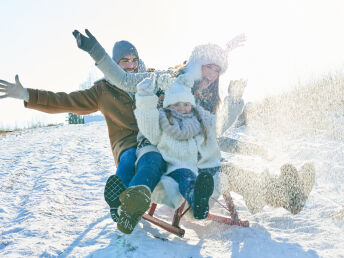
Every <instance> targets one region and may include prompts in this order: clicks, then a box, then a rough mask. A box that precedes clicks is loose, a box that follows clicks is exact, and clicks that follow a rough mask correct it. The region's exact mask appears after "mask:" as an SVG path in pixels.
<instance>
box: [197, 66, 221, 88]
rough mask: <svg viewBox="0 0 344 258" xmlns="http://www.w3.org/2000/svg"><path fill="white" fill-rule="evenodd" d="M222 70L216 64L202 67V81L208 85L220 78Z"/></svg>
mask: <svg viewBox="0 0 344 258" xmlns="http://www.w3.org/2000/svg"><path fill="white" fill-rule="evenodd" d="M220 71H221V68H220V67H219V66H218V65H216V64H207V65H202V81H203V82H206V83H207V84H208V85H210V84H212V83H213V82H214V81H215V80H216V79H217V78H219V75H220Z"/></svg>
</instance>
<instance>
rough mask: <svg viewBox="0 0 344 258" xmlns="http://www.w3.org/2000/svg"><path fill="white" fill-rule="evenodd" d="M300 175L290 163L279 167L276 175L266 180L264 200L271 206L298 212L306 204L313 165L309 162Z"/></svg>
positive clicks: (312, 175) (312, 177)
mask: <svg viewBox="0 0 344 258" xmlns="http://www.w3.org/2000/svg"><path fill="white" fill-rule="evenodd" d="M301 170H302V173H301V174H302V177H300V176H299V173H298V171H297V169H296V168H295V167H294V166H293V165H291V164H285V165H283V166H282V167H281V174H280V175H279V176H278V177H271V178H270V179H269V180H266V184H265V187H264V191H265V201H266V203H267V204H269V205H271V206H272V207H276V208H277V207H283V208H285V209H286V210H288V211H290V212H291V213H292V214H298V213H299V212H300V211H301V210H302V209H303V207H304V206H305V204H306V201H307V198H308V195H309V193H310V191H311V189H312V187H313V184H314V167H313V166H312V165H310V164H308V165H306V166H304V167H303V168H302V169H301Z"/></svg>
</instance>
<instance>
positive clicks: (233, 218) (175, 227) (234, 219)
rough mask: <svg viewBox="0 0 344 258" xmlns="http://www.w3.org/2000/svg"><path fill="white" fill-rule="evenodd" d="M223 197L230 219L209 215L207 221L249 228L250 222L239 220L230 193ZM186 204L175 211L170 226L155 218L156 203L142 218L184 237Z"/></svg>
mask: <svg viewBox="0 0 344 258" xmlns="http://www.w3.org/2000/svg"><path fill="white" fill-rule="evenodd" d="M223 197H224V200H225V202H226V207H225V206H223V205H221V206H222V207H224V208H225V209H226V210H227V211H228V212H229V213H230V218H228V217H224V216H219V215H214V214H211V213H209V215H208V217H207V218H206V219H207V220H213V221H217V222H221V223H225V224H228V225H235V226H241V227H248V226H249V222H248V221H243V220H240V219H239V217H238V213H237V211H236V209H235V206H234V203H233V200H232V197H231V195H230V193H227V194H224V196H223ZM185 204H186V201H184V203H183V204H182V205H181V206H180V207H179V208H178V209H177V210H176V211H175V213H174V216H173V219H172V223H170V224H169V223H167V222H165V221H163V220H161V219H158V218H156V217H154V212H155V209H156V207H157V204H156V203H153V204H152V205H151V208H150V210H149V211H148V213H146V214H144V215H143V216H142V218H143V219H145V220H147V221H149V222H151V223H153V224H154V225H157V226H159V227H161V228H163V229H165V230H167V231H168V232H170V233H172V234H175V235H177V236H179V237H183V236H184V234H185V230H184V229H182V228H180V226H179V223H180V220H181V219H182V217H183V216H184V214H185V213H186V212H187V210H186V211H184V207H185Z"/></svg>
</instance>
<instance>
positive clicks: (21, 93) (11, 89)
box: [0, 75, 29, 101]
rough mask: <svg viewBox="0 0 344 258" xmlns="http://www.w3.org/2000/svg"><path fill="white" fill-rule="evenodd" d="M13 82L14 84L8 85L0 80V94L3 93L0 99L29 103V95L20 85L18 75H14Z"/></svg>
mask: <svg viewBox="0 0 344 258" xmlns="http://www.w3.org/2000/svg"><path fill="white" fill-rule="evenodd" d="M15 81H16V82H15V83H10V82H7V81H3V80H0V93H4V94H3V95H0V99H3V98H7V97H9V98H15V99H22V100H25V101H29V93H28V91H27V89H25V88H24V87H23V86H22V84H21V83H20V81H19V76H18V75H16V77H15Z"/></svg>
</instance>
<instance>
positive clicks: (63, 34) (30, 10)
mask: <svg viewBox="0 0 344 258" xmlns="http://www.w3.org/2000/svg"><path fill="white" fill-rule="evenodd" d="M343 7H344V4H343V3H341V1H340V0H330V1H320V0H319V1H310V0H300V1H296V0H291V1H272V0H262V1H248V0H246V1H245V0H244V1H234V0H224V1H221V0H212V1H202V0H189V1H183V0H175V1H167V0H145V1H143V0H133V1H118V0H112V1H110V0H109V1H106V0H99V1H90V0H73V1H68V0H59V1H57V0H50V1H47V0H45V1H44V0H2V1H1V2H0V9H1V16H0V35H1V38H2V39H1V48H0V60H1V62H0V78H1V79H4V80H9V81H13V80H14V76H15V74H19V76H20V79H21V82H22V83H23V85H24V87H29V88H40V89H46V90H52V91H67V92H70V91H73V90H76V89H78V85H79V84H80V83H82V82H83V81H85V80H86V79H87V77H88V74H89V72H90V70H91V69H92V67H94V64H93V61H92V60H91V58H90V57H89V56H88V54H87V53H85V52H83V51H81V50H79V49H78V48H77V46H76V42H75V39H74V37H73V36H72V31H73V30H74V29H78V30H80V31H83V30H84V29H85V28H88V29H89V30H90V31H91V32H92V33H93V34H94V35H95V36H96V38H97V39H98V40H99V42H100V43H101V44H102V45H103V46H104V47H105V49H106V50H107V51H108V52H109V53H111V49H112V46H113V44H114V42H115V41H117V40H122V39H126V40H129V41H131V42H132V43H134V44H135V45H136V47H137V49H138V51H139V54H140V57H141V58H142V59H143V60H144V61H145V63H146V65H147V66H149V67H155V68H159V69H165V68H167V67H169V66H172V65H175V64H179V63H181V62H182V61H184V60H186V59H188V57H189V55H190V53H191V51H192V49H193V47H194V46H196V45H198V44H203V43H209V42H212V43H217V44H219V45H221V46H224V45H225V43H226V42H228V41H229V40H230V39H231V38H232V37H234V36H235V35H237V34H240V33H246V35H247V40H248V41H247V44H246V46H245V47H243V48H241V49H238V50H237V51H235V52H233V53H232V55H231V56H230V64H229V70H228V72H227V73H226V74H225V75H224V76H223V77H222V78H221V86H222V89H223V92H225V88H226V87H227V85H228V83H229V80H230V79H236V78H239V77H245V78H248V79H249V85H248V88H247V91H246V93H245V97H246V98H247V99H254V98H255V97H257V96H259V97H262V96H264V95H266V94H270V93H274V92H279V91H280V90H283V89H287V88H290V87H292V85H293V83H294V82H295V81H302V80H307V79H309V78H314V77H315V76H319V75H321V74H326V73H327V72H329V71H334V70H338V69H342V68H343V64H344V53H343V46H344V36H343V34H342V33H341V31H342V24H344V18H343V17H342V13H341V11H342V10H343V9H344V8H343ZM0 110H1V111H0V118H1V121H2V122H3V123H5V122H4V121H14V120H19V121H22V120H25V119H31V118H32V117H33V116H41V114H38V113H37V112H33V111H28V110H26V109H24V108H23V105H22V103H20V102H19V101H16V100H2V101H0ZM4 110H6V112H4ZM37 119H40V118H37ZM1 121H0V122H1ZM18 123H19V122H18Z"/></svg>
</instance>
